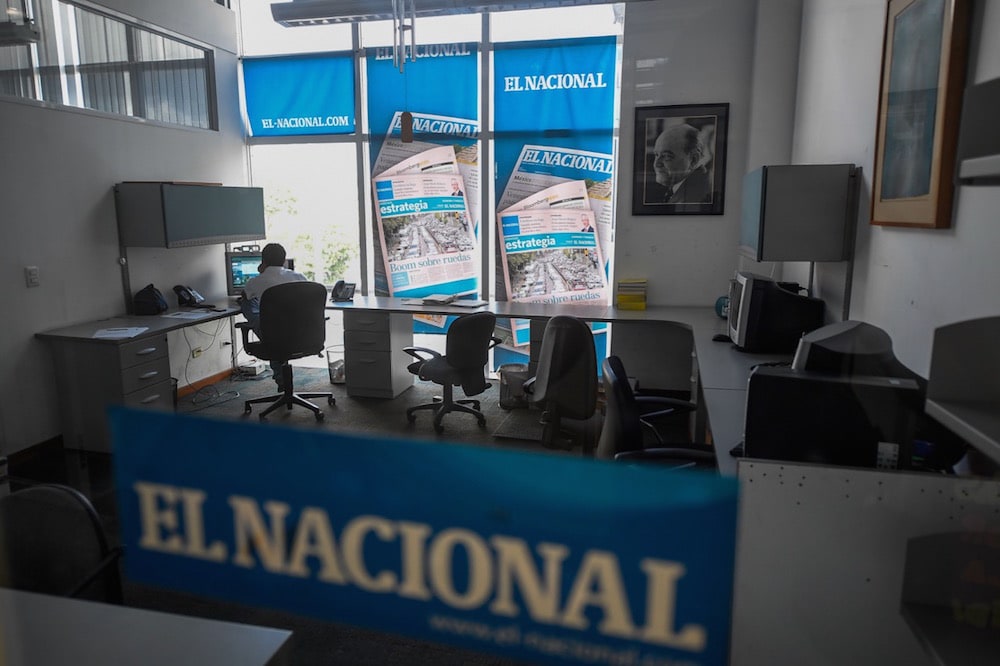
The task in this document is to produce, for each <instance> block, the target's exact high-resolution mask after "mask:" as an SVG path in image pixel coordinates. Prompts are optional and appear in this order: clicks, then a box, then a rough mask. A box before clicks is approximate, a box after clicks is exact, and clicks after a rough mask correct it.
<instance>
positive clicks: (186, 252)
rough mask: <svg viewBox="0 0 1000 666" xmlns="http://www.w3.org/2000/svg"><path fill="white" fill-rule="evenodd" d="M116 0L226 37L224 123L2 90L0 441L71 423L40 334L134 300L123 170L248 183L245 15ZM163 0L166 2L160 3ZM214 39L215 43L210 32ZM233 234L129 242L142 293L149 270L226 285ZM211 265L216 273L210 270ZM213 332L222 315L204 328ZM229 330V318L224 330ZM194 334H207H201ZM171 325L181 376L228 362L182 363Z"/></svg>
mask: <svg viewBox="0 0 1000 666" xmlns="http://www.w3.org/2000/svg"><path fill="white" fill-rule="evenodd" d="M106 4H107V5H108V6H109V7H110V8H111V9H113V10H115V11H116V12H122V13H126V14H128V15H130V16H132V17H135V18H137V19H139V20H144V21H145V20H149V21H152V19H150V16H151V15H152V16H156V17H157V18H158V20H159V21H160V22H158V23H156V25H158V26H160V27H163V28H166V29H168V30H171V31H176V32H178V33H180V28H179V27H178V24H177V23H176V22H174V23H167V21H170V20H174V19H171V17H181V19H180V20H181V21H183V22H184V23H186V24H187V25H188V26H196V27H189V29H191V30H192V31H194V32H197V33H198V34H194V35H193V37H194V38H195V39H197V40H199V41H201V40H210V39H213V40H216V41H221V42H223V46H225V48H226V49H230V50H221V49H216V52H215V66H216V74H217V81H218V83H217V89H218V91H219V116H220V117H219V121H220V130H219V131H218V132H215V131H204V130H195V129H180V128H173V127H166V126H163V125H157V124H153V123H148V122H143V121H139V120H130V119H127V118H118V117H110V116H107V115H104V114H98V113H93V112H86V111H76V110H63V109H56V108H45V107H42V106H39V105H37V104H32V103H28V102H20V101H14V100H11V99H10V98H3V99H0V147H2V148H0V165H2V166H0V170H2V177H0V201H2V202H3V207H2V212H0V233H2V239H3V242H2V243H0V285H2V286H3V289H2V290H0V312H3V313H4V315H5V316H4V324H3V335H2V336H0V453H2V454H10V453H13V452H16V451H19V450H21V449H23V448H26V447H27V446H31V445H33V444H37V443H39V442H42V441H45V440H47V439H50V438H53V437H56V436H57V435H59V434H60V426H59V408H58V399H57V394H56V389H55V386H54V376H53V375H54V372H53V367H52V363H51V359H50V358H49V354H48V350H47V349H46V348H45V345H44V343H42V342H41V341H39V340H36V339H35V338H34V334H35V333H36V332H38V331H43V330H46V329H50V328H55V327H59V326H63V325H67V324H71V323H77V322H82V321H88V320H92V319H97V318H101V317H109V316H113V315H116V314H121V313H122V312H123V311H124V295H123V291H122V286H121V285H122V280H121V272H120V270H119V266H118V261H117V260H118V238H117V230H116V223H115V210H114V200H113V195H112V187H113V186H114V184H115V183H116V182H119V181H122V180H187V181H210V182H222V183H224V184H226V185H245V184H247V175H246V169H245V160H244V149H243V136H242V125H241V120H240V112H239V98H238V86H237V78H236V77H237V61H236V55H235V53H234V52H233V51H232V49H233V47H234V45H235V34H236V21H235V16H234V14H233V12H231V11H229V10H227V9H225V8H223V7H220V6H219V5H216V4H215V3H212V2H209V1H208V0H174V1H172V2H170V3H169V5H170V12H169V16H168V15H167V12H164V11H162V7H163V6H164V5H166V4H168V3H162V2H160V3H157V2H155V1H154V0H133V1H131V2H129V1H128V0H108V2H107V3H106ZM158 7H159V9H158ZM206 45H211V44H208V43H207V42H206ZM222 251H223V250H222V246H209V247H199V248H189V249H180V250H170V251H167V250H138V251H130V252H129V258H130V260H131V264H132V270H131V276H132V287H133V291H135V290H137V289H138V288H140V287H142V286H143V285H144V284H146V283H148V282H153V283H154V284H156V285H157V286H158V287H159V288H160V290H161V291H164V292H165V294H169V296H168V300H172V296H173V292H172V291H171V289H170V287H172V286H173V285H174V284H176V283H178V282H190V283H193V284H194V286H195V287H196V288H198V289H199V290H201V289H204V290H205V292H207V293H206V295H208V294H219V293H222V294H224V293H225V291H224V287H223V286H222V278H221V276H220V273H221V271H222V262H223V255H222ZM29 265H30V266H38V267H39V269H40V275H41V286H39V287H35V288H28V287H26V286H25V279H24V272H23V270H24V267H25V266H29ZM206 276H214V277H206ZM204 328H208V329H210V330H214V326H212V327H210V326H207V325H206V326H205V327H204ZM224 334H225V335H226V336H227V337H228V330H227V331H225V332H224ZM190 335H191V336H192V339H193V340H198V339H201V337H203V338H204V339H206V340H207V339H209V338H208V337H205V336H201V337H196V336H199V335H200V334H197V333H193V332H192V333H191V334H190ZM179 336H180V334H172V335H171V339H170V341H169V345H170V348H171V374H172V375H173V376H174V377H178V378H179V379H180V380H181V382H182V384H183V383H184V381H185V380H184V372H185V369H186V370H187V379H188V381H197V380H198V379H200V378H203V377H206V376H210V375H213V374H216V373H218V372H221V371H223V370H225V369H227V368H229V367H230V363H229V351H228V350H220V349H219V348H218V346H217V345H216V346H215V348H214V349H213V350H211V351H210V352H207V353H206V354H203V355H202V356H201V357H199V358H198V359H197V360H193V361H191V364H190V365H189V366H187V367H186V368H185V365H186V359H187V356H188V354H187V351H186V345H185V343H184V340H183V338H180V337H179Z"/></svg>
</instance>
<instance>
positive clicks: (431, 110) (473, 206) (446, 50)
mask: <svg viewBox="0 0 1000 666" xmlns="http://www.w3.org/2000/svg"><path fill="white" fill-rule="evenodd" d="M404 50H405V52H406V54H407V55H409V54H410V53H411V52H410V48H409V47H406V48H405V49H404ZM365 76H366V79H367V89H368V100H367V104H368V124H369V127H370V130H371V139H370V145H371V150H370V158H371V165H370V166H371V169H372V176H379V175H381V174H382V173H383V172H384V171H385V170H386V169H389V168H391V167H392V166H393V165H394V164H395V163H397V162H398V161H400V160H402V159H404V158H406V157H412V156H413V155H414V154H417V153H419V152H420V151H423V150H427V149H430V148H433V147H434V146H441V145H448V146H453V147H454V148H455V159H456V162H457V166H458V171H459V173H460V175H461V176H462V178H463V182H464V185H465V193H466V199H467V202H468V207H469V217H470V218H471V223H472V228H473V230H474V233H475V236H476V238H478V237H479V225H480V219H479V218H480V208H481V206H480V203H479V191H480V186H479V183H480V180H481V175H480V165H479V155H478V150H477V142H478V140H479V130H480V128H479V98H480V95H479V45H478V44H476V43H472V42H458V43H450V44H419V45H417V47H416V59H415V60H413V61H411V60H407V61H406V62H405V63H404V67H403V71H402V72H400V71H399V68H398V67H397V66H396V64H395V63H394V61H393V57H392V49H391V48H389V47H377V48H371V49H368V56H367V58H366V60H365ZM404 111H407V112H409V113H410V114H411V115H412V118H413V141H412V142H408V143H405V144H404V143H402V142H401V141H400V129H401V127H400V118H401V114H402V113H403V112H404ZM372 231H373V234H374V235H375V237H376V238H379V237H380V233H381V232H380V229H379V227H378V224H374V225H373V229H372ZM372 254H373V256H372V263H373V266H374V277H375V293H376V295H382V296H385V295H389V294H390V291H391V292H392V293H393V294H394V295H406V296H414V297H417V296H424V295H427V294H431V293H442V292H443V291H444V292H447V293H452V294H474V295H478V291H479V289H480V280H479V277H478V276H477V277H475V278H474V279H472V280H468V279H464V278H463V279H460V280H453V281H450V282H448V283H446V284H440V283H437V284H436V283H427V284H424V283H418V284H411V285H406V288H405V289H401V285H399V284H393V285H392V288H391V289H390V282H389V277H388V273H387V271H386V267H385V257H384V255H383V251H382V244H381V243H378V242H376V243H375V245H374V248H373V253H372ZM475 256H476V260H477V262H478V256H479V254H478V251H477V252H476V255H475ZM396 292H399V293H398V294H397V293H396ZM404 292H405V293H404ZM454 319H455V318H454V317H442V316H423V315H421V316H417V317H415V318H414V324H413V330H414V332H415V333H431V334H437V333H444V332H445V331H446V330H447V327H448V324H449V323H450V322H451V321H453V320H454Z"/></svg>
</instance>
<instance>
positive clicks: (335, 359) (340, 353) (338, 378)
mask: <svg viewBox="0 0 1000 666" xmlns="http://www.w3.org/2000/svg"><path fill="white" fill-rule="evenodd" d="M326 367H327V369H329V371H330V383H331V384H343V383H344V382H346V381H347V372H346V369H345V368H344V345H333V346H332V347H327V348H326Z"/></svg>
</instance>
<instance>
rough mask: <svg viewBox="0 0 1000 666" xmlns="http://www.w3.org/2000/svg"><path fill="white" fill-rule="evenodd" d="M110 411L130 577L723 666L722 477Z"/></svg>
mask: <svg viewBox="0 0 1000 666" xmlns="http://www.w3.org/2000/svg"><path fill="white" fill-rule="evenodd" d="M348 408H349V407H348ZM110 416H111V432H112V439H113V453H114V455H113V460H114V466H115V470H114V471H115V479H116V485H117V500H118V508H119V517H120V529H121V539H122V543H123V545H124V546H125V549H126V552H127V553H128V554H127V556H126V557H125V558H124V563H125V567H126V575H127V577H128V578H129V579H130V580H133V581H136V582H140V583H144V584H149V585H154V586H163V587H167V588H173V589H177V590H182V591H186V592H190V593H194V594H198V595H202V596H206V597H214V598H219V599H224V600H229V601H233V602H237V603H241V604H248V605H253V606H261V607H269V608H274V609H279V610H283V611H287V612H291V613H296V614H301V615H307V616H312V617H316V618H320V619H325V620H329V621H335V622H346V623H350V624H355V625H359V626H363V627H368V628H371V629H375V630H379V631H384V632H390V633H395V634H402V635H406V636H410V637H414V638H418V639H424V640H430V641H437V642H441V643H449V644H454V645H457V646H460V647H463V648H470V649H473V650H479V651H482V652H489V653H496V654H500V655H504V656H507V657H510V658H514V659H520V660H524V661H527V662H531V663H543V664H569V663H588V664H609V665H610V664H615V665H626V666H627V665H630V664H634V665H635V666H640V665H643V664H685V665H690V666H694V665H710V664H711V665H714V664H719V665H721V664H725V663H727V658H728V640H729V624H730V604H731V597H732V588H733V570H734V558H735V535H736V516H737V483H736V480H735V479H725V478H722V477H719V476H717V475H715V474H707V473H700V472H690V471H688V472H683V471H682V472H678V471H671V470H669V469H666V468H662V467H655V466H631V465H626V464H621V463H614V462H606V461H595V460H586V459H580V458H571V457H567V456H562V455H555V454H549V453H527V452H514V451H508V450H502V449H493V448H485V447H474V446H466V445H462V444H457V443H453V442H448V443H444V442H439V441H436V442H432V441H426V442H425V441H415V440H393V439H380V438H370V437H362V436H355V435H349V434H344V433H336V432H323V431H316V430H312V429H291V428H284V427H281V426H278V425H273V424H258V423H243V422H237V421H220V420H210V419H205V418H199V417H197V416H181V415H175V414H169V413H160V412H150V411H138V410H130V409H127V408H113V409H112V410H110Z"/></svg>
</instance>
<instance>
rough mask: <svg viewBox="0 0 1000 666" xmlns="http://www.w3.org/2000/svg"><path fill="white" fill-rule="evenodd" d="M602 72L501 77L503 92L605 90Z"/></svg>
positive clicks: (606, 85) (605, 84)
mask: <svg viewBox="0 0 1000 666" xmlns="http://www.w3.org/2000/svg"><path fill="white" fill-rule="evenodd" d="M607 87H608V83H607V81H605V80H604V72H582V73H579V74H548V75H545V74H537V75H535V74H526V75H525V76H505V77H503V91H504V92H527V91H531V90H571V89H574V88H607Z"/></svg>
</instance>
